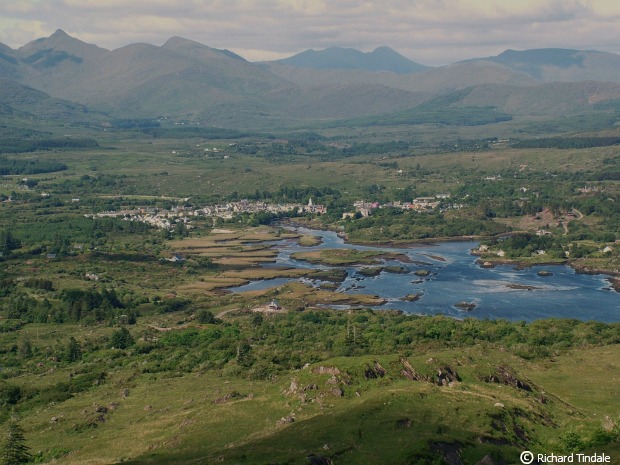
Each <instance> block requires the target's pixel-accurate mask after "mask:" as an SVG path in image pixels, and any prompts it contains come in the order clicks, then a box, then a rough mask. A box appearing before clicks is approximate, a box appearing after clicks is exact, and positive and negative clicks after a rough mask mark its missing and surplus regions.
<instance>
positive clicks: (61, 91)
mask: <svg viewBox="0 0 620 465" xmlns="http://www.w3.org/2000/svg"><path fill="white" fill-rule="evenodd" d="M414 71H415V72H414ZM619 71H620V56H619V55H615V54H611V53H602V52H589V51H578V50H564V49H540V50H527V51H523V52H517V51H514V50H507V51H506V52H504V53H502V54H500V55H498V56H496V57H488V58H481V59H475V60H467V61H464V62H458V63H455V64H452V65H449V66H442V67H437V68H427V67H424V66H422V65H418V64H416V63H414V62H412V61H411V60H408V59H407V58H405V57H403V56H401V55H399V54H398V53H396V52H395V51H393V50H391V49H389V48H388V47H380V48H378V49H377V50H375V51H374V52H371V53H363V52H360V51H358V50H353V49H345V48H338V47H334V48H331V49H327V50H323V51H320V52H317V51H313V50H309V51H307V52H304V53H302V54H299V55H296V56H294V57H291V58H288V59H285V60H279V61H278V62H267V63H251V62H248V61H247V60H245V59H243V58H242V57H240V56H238V55H236V54H235V53H233V52H230V51H228V50H219V49H215V48H211V47H208V46H206V45H203V44H200V43H198V42H195V41H192V40H187V39H184V38H181V37H172V38H171V39H169V40H168V41H167V42H166V43H165V44H164V45H162V46H161V47H158V46H155V45H150V44H131V45H127V46H124V47H121V48H118V49H115V50H111V51H110V50H106V49H103V48H100V47H98V46H96V45H92V44H87V43H85V42H82V41H80V40H78V39H76V38H74V37H71V36H69V35H68V34H66V33H65V32H63V31H61V30H58V31H56V32H55V33H54V34H52V35H51V36H50V37H46V38H41V39H37V40H34V41H32V42H30V43H28V44H26V45H24V46H23V47H21V48H19V49H17V50H13V49H11V48H10V47H7V46H5V45H2V44H0V79H1V78H4V79H6V80H10V81H11V82H12V84H10V85H9V84H7V82H9V81H5V82H4V87H5V89H3V90H2V91H3V92H2V93H3V100H0V105H2V108H3V112H4V114H6V115H17V114H24V115H31V116H32V117H34V118H38V117H43V118H47V117H48V116H46V115H59V116H62V115H65V116H66V117H68V118H72V117H73V116H76V115H80V114H81V115H89V117H93V116H95V115H96V116H95V117H100V118H104V119H105V117H103V115H101V114H100V113H99V114H98V113H96V112H97V111H99V112H106V113H107V114H108V115H109V116H108V118H118V117H120V118H154V117H158V116H161V115H166V116H168V117H172V118H174V117H179V118H182V119H184V120H187V119H189V120H192V121H197V122H201V123H202V124H211V125H216V126H225V127H231V128H233V127H234V128H249V127H253V128H257V127H273V126H279V127H282V126H283V125H293V126H303V125H305V124H306V123H308V122H311V121H321V122H323V121H328V120H330V119H332V120H333V119H338V120H350V121H353V122H355V121H357V122H360V123H362V122H363V123H364V124H379V123H381V120H384V122H390V121H391V122H393V123H397V124H420V123H424V122H426V123H433V124H435V123H439V124H455V123H456V122H458V121H459V118H460V121H462V122H467V121H468V122H469V123H470V124H485V122H491V121H493V120H495V119H498V120H505V119H506V118H508V117H514V116H528V115H531V116H536V117H546V116H549V117H558V116H564V115H565V114H576V113H583V112H590V111H599V110H598V109H600V108H601V107H600V104H601V103H605V102H609V101H614V100H616V99H619V98H620V72H619ZM18 85H21V86H24V87H21V88H20V87H14V86H18ZM11 86H13V87H11ZM7 89H8V90H7ZM35 89H36V90H35ZM37 91H39V92H41V93H42V94H36V92H37ZM11 92H13V93H14V94H15V95H21V96H23V97H25V96H27V98H25V99H24V100H23V101H20V100H15V99H13V100H11V95H10V94H11ZM33 92H34V93H33ZM35 97H36V98H35ZM74 102H75V103H74ZM614 108H615V107H614ZM494 111H497V112H501V113H502V114H499V113H497V114H494V113H493V112H494ZM37 115H40V116H37ZM390 115H391V116H390ZM28 117H29V118H30V116H28ZM366 117H369V118H366ZM90 119H91V120H92V118H90ZM381 124H383V123H381Z"/></svg>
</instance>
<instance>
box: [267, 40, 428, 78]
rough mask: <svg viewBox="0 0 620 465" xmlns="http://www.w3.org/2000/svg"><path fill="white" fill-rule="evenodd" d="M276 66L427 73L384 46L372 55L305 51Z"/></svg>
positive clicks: (334, 50) (336, 50)
mask: <svg viewBox="0 0 620 465" xmlns="http://www.w3.org/2000/svg"><path fill="white" fill-rule="evenodd" d="M276 63H281V64H284V65H290V66H296V67H299V68H315V69H357V70H364V71H387V72H392V73H398V74H406V73H413V72H417V71H423V70H425V69H428V67H427V66H424V65H421V64H419V63H416V62H414V61H411V60H409V59H408V58H405V57H404V56H402V55H401V54H400V53H398V52H396V51H395V50H393V49H391V48H390V47H388V46H385V45H383V46H381V47H378V48H376V49H375V50H373V51H372V52H361V51H359V50H356V49H354V48H343V47H329V48H326V49H325V50H312V49H310V50H306V51H305V52H301V53H299V54H297V55H294V56H292V57H290V58H284V59H282V60H276Z"/></svg>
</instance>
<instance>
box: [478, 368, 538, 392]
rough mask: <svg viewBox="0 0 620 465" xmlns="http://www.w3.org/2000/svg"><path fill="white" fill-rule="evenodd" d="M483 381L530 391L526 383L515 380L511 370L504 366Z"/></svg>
mask: <svg viewBox="0 0 620 465" xmlns="http://www.w3.org/2000/svg"><path fill="white" fill-rule="evenodd" d="M483 380H484V381H486V382H487V383H497V384H504V385H506V386H512V387H513V388H516V389H521V390H523V391H528V392H531V391H532V387H531V386H530V385H529V384H528V383H526V382H525V381H522V380H520V379H519V378H517V376H516V374H515V373H514V372H513V371H512V369H510V368H509V367H505V366H498V367H497V368H496V370H495V372H494V373H492V374H490V375H489V376H486V377H484V378H483Z"/></svg>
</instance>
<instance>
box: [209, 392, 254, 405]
mask: <svg viewBox="0 0 620 465" xmlns="http://www.w3.org/2000/svg"><path fill="white" fill-rule="evenodd" d="M245 397H246V396H244V395H243V394H240V393H238V392H237V391H233V392H231V393H228V394H226V395H225V396H223V397H218V398H217V399H215V400H214V401H213V402H212V403H213V404H225V403H227V402H230V401H233V400H239V399H244V398H245Z"/></svg>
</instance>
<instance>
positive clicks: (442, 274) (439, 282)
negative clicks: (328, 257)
mask: <svg viewBox="0 0 620 465" xmlns="http://www.w3.org/2000/svg"><path fill="white" fill-rule="evenodd" d="M299 232H300V233H302V234H309V235H314V236H320V237H321V238H322V239H323V243H322V244H320V245H318V246H316V247H301V246H299V245H298V244H297V241H294V240H283V241H280V242H278V243H277V244H276V245H275V247H276V248H278V250H279V253H278V256H277V259H276V263H274V264H270V265H267V266H279V267H281V266H287V267H296V268H322V269H326V268H329V266H326V265H312V264H310V263H307V262H304V261H299V260H294V259H292V258H291V257H290V255H291V254H292V253H293V252H298V251H309V250H316V249H319V248H327V249H330V248H355V249H371V250H389V251H392V252H399V253H403V254H406V255H407V256H408V257H409V258H410V259H411V260H412V262H413V263H403V262H400V261H394V262H391V261H388V262H386V263H385V264H386V265H397V266H404V267H405V268H406V269H407V273H406V274H395V273H388V272H383V273H381V274H380V275H379V276H375V277H364V276H362V275H360V274H359V273H358V270H359V269H360V267H356V266H352V267H346V270H347V272H348V277H347V278H346V280H345V281H344V282H343V283H342V284H341V285H340V287H339V289H338V291H339V292H346V293H351V294H355V293H362V294H372V295H378V296H380V297H382V298H383V299H386V300H387V303H385V304H384V305H382V306H380V307H374V308H376V309H398V310H402V311H403V312H405V313H412V314H418V315H437V314H443V315H449V316H451V317H455V318H465V317H474V318H481V319H485V318H489V319H498V318H505V319H508V320H514V321H520V320H525V321H532V320H538V319H542V318H576V319H579V320H595V321H602V322H616V321H620V294H618V293H617V292H615V291H614V290H613V289H611V287H610V283H609V281H607V279H606V277H605V276H603V275H586V274H578V273H576V272H575V271H574V270H573V269H572V268H570V267H569V266H566V265H544V266H537V267H532V268H525V269H522V270H518V269H516V268H515V267H514V266H512V265H499V266H496V267H495V268H481V267H480V266H479V265H478V264H477V263H476V260H477V258H476V257H474V256H472V255H471V253H470V251H471V249H473V248H475V247H477V243H476V242H441V243H436V244H427V245H421V246H415V247H395V248H394V247H389V248H388V247H370V246H360V245H354V244H347V243H345V242H344V241H343V240H342V239H341V238H340V237H338V236H337V235H336V234H335V233H333V232H330V231H317V230H310V229H305V228H299ZM421 269H425V270H430V271H431V274H430V275H429V276H427V277H418V276H416V275H415V274H413V273H414V272H415V271H416V270H421ZM540 270H545V271H550V272H551V273H553V274H552V276H545V277H542V276H538V274H537V273H538V271H540ZM290 281H294V280H293V279H273V280H264V281H254V282H251V283H249V284H246V285H244V286H238V287H234V288H230V290H231V291H234V292H243V291H247V290H257V289H267V288H271V287H274V286H281V285H283V284H285V283H287V282H290ZM407 294H422V296H421V297H420V299H419V300H417V301H415V302H407V301H402V300H400V299H401V298H402V297H404V296H405V295H407ZM459 302H467V303H470V304H475V308H473V310H464V309H460V308H457V307H455V304H456V303H459Z"/></svg>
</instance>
